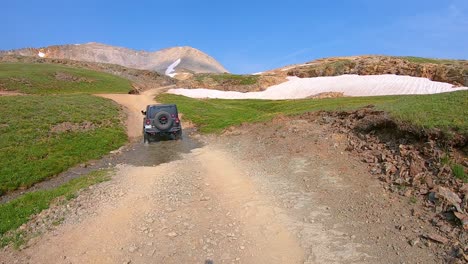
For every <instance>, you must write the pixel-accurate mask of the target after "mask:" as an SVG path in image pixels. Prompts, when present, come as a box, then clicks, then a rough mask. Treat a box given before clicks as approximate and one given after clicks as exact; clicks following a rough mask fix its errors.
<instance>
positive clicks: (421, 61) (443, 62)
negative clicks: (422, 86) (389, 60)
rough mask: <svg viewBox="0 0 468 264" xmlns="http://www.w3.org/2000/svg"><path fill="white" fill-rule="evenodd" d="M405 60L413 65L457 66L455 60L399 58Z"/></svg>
mask: <svg viewBox="0 0 468 264" xmlns="http://www.w3.org/2000/svg"><path fill="white" fill-rule="evenodd" d="M399 58H402V59H405V60H407V61H409V62H413V63H423V64H424V63H434V64H458V63H459V61H457V60H447V59H430V58H422V57H413V56H406V57H399Z"/></svg>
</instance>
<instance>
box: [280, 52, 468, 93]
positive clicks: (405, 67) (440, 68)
mask: <svg viewBox="0 0 468 264" xmlns="http://www.w3.org/2000/svg"><path fill="white" fill-rule="evenodd" d="M273 72H275V73H277V74H282V75H289V76H298V77H301V78H305V77H320V76H337V75H343V74H358V75H380V74H396V75H408V76H413V77H423V78H428V79H430V80H432V81H437V82H446V83H451V84H454V85H456V86H468V61H466V60H436V59H424V58H414V57H388V56H357V57H341V58H327V59H320V60H315V61H311V62H308V63H305V64H302V65H293V66H289V67H285V68H281V69H278V70H274V71H273Z"/></svg>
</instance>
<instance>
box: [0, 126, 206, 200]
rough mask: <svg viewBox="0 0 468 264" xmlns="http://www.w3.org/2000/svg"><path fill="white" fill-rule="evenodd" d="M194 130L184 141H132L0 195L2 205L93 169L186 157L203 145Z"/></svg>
mask: <svg viewBox="0 0 468 264" xmlns="http://www.w3.org/2000/svg"><path fill="white" fill-rule="evenodd" d="M192 132H193V131H191V130H190V129H185V130H184V131H183V137H182V140H170V139H162V140H161V141H158V142H151V143H149V144H148V143H146V144H145V143H143V139H139V140H136V141H134V142H131V143H128V144H127V145H125V146H124V147H122V148H120V149H119V150H117V151H113V152H111V154H108V155H106V156H105V157H103V158H102V159H100V160H94V161H88V162H87V163H84V164H80V165H78V166H76V167H73V168H71V169H69V170H67V171H65V172H63V173H61V174H59V175H57V176H56V177H53V178H51V179H49V180H46V181H43V182H40V183H38V184H36V185H34V186H33V187H31V188H29V189H26V190H17V191H14V192H11V193H8V194H6V195H3V196H0V204H1V203H6V202H8V201H10V200H12V199H14V198H16V197H18V196H20V195H22V194H25V193H28V192H33V191H39V190H47V189H52V188H55V187H58V186H60V185H62V184H64V183H66V182H68V181H70V180H72V179H75V178H78V177H80V176H83V175H85V174H87V173H89V172H91V171H94V170H99V169H109V168H113V167H114V166H116V165H118V164H126V165H132V166H145V167H148V166H151V167H153V166H158V165H160V164H163V163H167V162H171V161H174V160H178V159H181V158H182V154H184V153H190V151H192V150H193V149H196V148H200V147H202V146H203V144H202V143H201V142H199V141H197V140H196V139H194V138H193V137H191V136H190V134H192Z"/></svg>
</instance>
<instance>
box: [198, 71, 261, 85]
mask: <svg viewBox="0 0 468 264" xmlns="http://www.w3.org/2000/svg"><path fill="white" fill-rule="evenodd" d="M207 78H211V79H213V80H214V81H216V82H218V83H227V84H231V85H253V84H256V83H257V82H258V79H259V76H258V75H240V74H229V73H222V74H212V73H211V74H206V73H203V74H198V75H196V76H195V80H196V81H197V82H203V81H204V80H205V79H207Z"/></svg>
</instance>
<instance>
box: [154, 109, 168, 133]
mask: <svg viewBox="0 0 468 264" xmlns="http://www.w3.org/2000/svg"><path fill="white" fill-rule="evenodd" d="M154 126H155V127H157V128H158V129H159V130H167V129H169V128H171V127H172V117H171V114H169V113H168V112H165V111H161V112H158V113H156V115H155V116H154Z"/></svg>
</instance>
